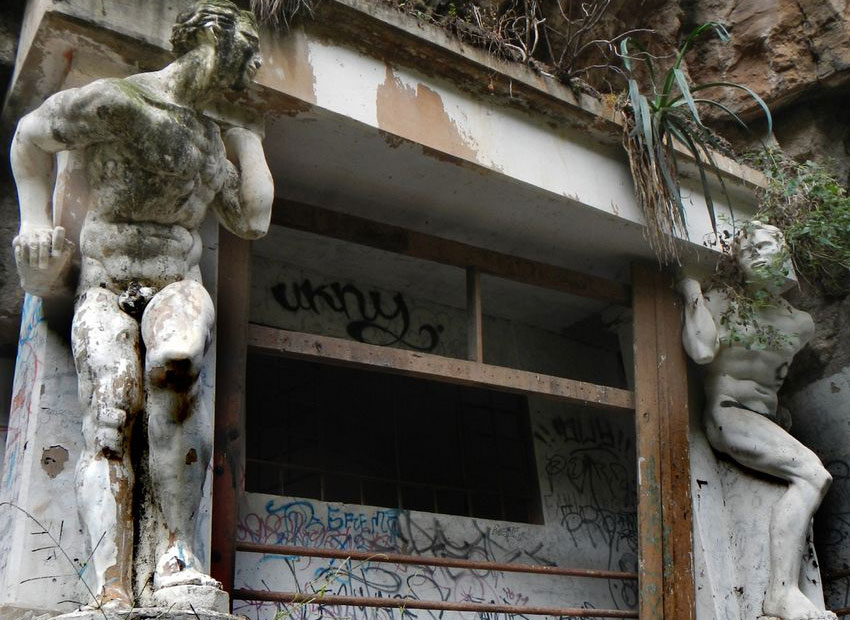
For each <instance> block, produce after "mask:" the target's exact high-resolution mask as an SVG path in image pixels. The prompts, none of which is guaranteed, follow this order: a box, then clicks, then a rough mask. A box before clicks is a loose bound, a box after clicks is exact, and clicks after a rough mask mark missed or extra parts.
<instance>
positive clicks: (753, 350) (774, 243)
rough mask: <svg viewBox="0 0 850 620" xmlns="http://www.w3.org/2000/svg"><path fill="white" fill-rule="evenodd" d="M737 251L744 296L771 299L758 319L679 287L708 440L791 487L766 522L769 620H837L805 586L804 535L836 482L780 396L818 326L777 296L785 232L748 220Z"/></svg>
mask: <svg viewBox="0 0 850 620" xmlns="http://www.w3.org/2000/svg"><path fill="white" fill-rule="evenodd" d="M734 252H735V259H736V262H737V264H738V267H739V268H740V271H741V275H742V277H743V279H744V282H745V285H744V286H745V290H746V292H747V293H748V296H749V297H750V298H755V297H757V296H758V297H761V298H766V299H769V303H767V304H755V305H754V306H753V316H752V317H745V316H741V315H740V312H739V310H740V305H739V304H736V302H735V301H734V300H733V296H731V295H730V294H729V292H728V290H722V289H711V290H709V291H708V292H707V293H703V292H702V291H701V288H700V284H699V282H698V281H697V280H695V279H693V278H683V279H682V280H680V282H679V285H678V289H679V292H680V293H681V294H682V296H683V297H684V300H685V327H684V331H683V341H684V345H685V350H686V351H687V353H688V355H690V356H691V358H693V360H694V361H695V362H696V363H697V364H703V365H705V367H706V368H705V370H706V372H705V377H704V381H705V394H706V401H707V402H706V408H705V430H706V435H707V437H708V441H709V443H710V444H711V445H712V447H714V449H715V450H718V451H720V452H723V453H725V454H728V455H729V456H730V457H732V458H733V459H734V460H736V461H737V462H738V463H740V464H742V465H744V466H746V467H749V468H752V469H755V470H757V471H760V472H764V473H766V474H770V475H772V476H776V477H777V478H781V479H782V480H784V481H786V482H787V483H788V489H787V490H786V491H785V493H784V494H783V495H782V497H781V498H780V499H779V501H778V502H777V503H776V505H774V506H773V511H772V514H771V518H770V525H769V528H770V563H769V570H770V573H769V581H768V588H767V593H766V596H765V600H764V603H763V611H764V614H765V616H766V618H770V619H772V618H779V619H781V620H803V619H807V620H814V619H821V620H828V619H831V620H835V614H833V613H832V612H827V611H823V610H822V609H818V607H817V606H816V605H815V604H814V603H812V601H810V600H809V599H808V598H807V597H806V596H805V595H804V594H803V592H802V591H801V590H800V587H799V579H800V567H801V563H802V558H803V553H804V550H805V544H806V534H807V533H808V531H809V526H810V523H811V520H812V517H813V516H814V513H815V511H816V510H817V508H818V506H820V503H821V500H822V499H823V497H824V495H825V494H826V491H827V489H828V488H829V485H830V483H831V481H832V478H831V476H830V475H829V473H828V472H827V471H826V469H824V467H823V465H822V464H821V462H820V459H818V457H817V456H815V454H814V453H813V452H812V451H811V450H809V449H808V448H806V447H805V446H804V445H803V444H801V443H800V442H799V441H797V440H796V439H794V438H793V437H792V436H791V435H790V434H789V433H788V432H787V431H786V428H787V427H788V424H789V423H790V419H787V411H785V410H784V409H782V408H780V407H779V406H778V399H777V392H778V391H779V388H780V387H781V386H782V383H783V381H784V379H785V375H786V374H787V371H788V366H789V364H790V363H791V360H792V359H793V358H794V355H796V354H797V352H798V351H800V349H802V348H803V346H805V344H806V343H807V342H808V341H809V340H810V339H811V337H812V335H813V333H814V323H813V322H812V318H811V317H810V316H809V315H808V314H807V313H806V312H802V311H800V310H797V309H795V308H794V307H792V306H791V305H790V304H789V303H788V302H786V301H785V300H784V299H782V298H781V297H780V296H779V291H778V290H777V287H778V286H779V285H780V284H781V282H777V277H776V274H777V273H780V271H779V268H780V267H781V266H782V263H783V262H784V261H785V258H786V257H787V252H786V250H785V240H784V238H783V236H782V233H781V232H780V231H779V229H777V228H775V227H773V226H769V225H765V224H761V223H759V222H752V226H751V227H750V228H748V230H747V231H746V232H745V233H742V234H739V235H738V236H737V237H736V239H735V243H734ZM763 306H764V307H763Z"/></svg>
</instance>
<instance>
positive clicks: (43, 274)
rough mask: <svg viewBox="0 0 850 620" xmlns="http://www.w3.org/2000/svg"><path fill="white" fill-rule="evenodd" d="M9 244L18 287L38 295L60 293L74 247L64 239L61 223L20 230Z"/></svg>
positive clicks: (44, 295)
mask: <svg viewBox="0 0 850 620" xmlns="http://www.w3.org/2000/svg"><path fill="white" fill-rule="evenodd" d="M12 247H13V248H14V249H15V263H16V264H17V266H18V275H19V276H20V278H21V287H22V288H23V289H24V290H25V291H26V292H28V293H30V294H32V295H37V296H39V297H46V296H49V295H50V294H51V293H56V292H59V289H60V288H61V286H62V278H63V277H64V275H65V274H66V272H67V271H68V266H69V265H70V264H71V259H72V258H73V256H74V249H75V248H74V244H73V243H71V242H70V241H68V240H67V239H66V238H65V229H64V228H63V227H62V226H56V227H54V228H51V227H49V226H38V227H32V228H27V229H22V230H21V232H20V234H18V236H17V237H15V239H14V240H13V241H12Z"/></svg>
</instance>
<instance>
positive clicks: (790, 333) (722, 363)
mask: <svg viewBox="0 0 850 620" xmlns="http://www.w3.org/2000/svg"><path fill="white" fill-rule="evenodd" d="M705 297H706V302H707V304H708V308H709V310H710V311H711V314H712V316H713V317H714V322H715V324H716V325H717V329H718V336H719V338H720V342H721V345H720V349H719V351H718V352H717V355H716V357H715V358H714V360H713V361H712V362H711V363H710V364H708V365H707V367H706V377H705V390H706V396H707V398H708V401H709V402H708V403H707V405H708V406H707V408H706V411H707V412H708V413H709V415H710V414H711V412H712V410H716V408H718V407H720V408H729V407H738V408H744V409H749V410H751V411H755V412H756V413H760V414H762V415H766V416H768V417H770V418H773V417H775V415H776V412H777V405H778V398H777V393H778V392H779V388H780V387H782V383H783V382H784V380H785V376H786V374H787V373H788V366H789V364H790V363H791V360H792V359H793V358H794V356H795V355H796V354H797V353H798V352H799V351H800V349H802V348H803V346H805V344H806V343H807V342H808V341H809V340H810V339H811V337H812V335H813V334H814V322H813V321H812V317H811V316H810V315H809V314H808V313H807V312H803V311H802V310H797V309H796V308H794V307H793V306H791V305H790V304H789V303H788V302H786V301H785V300H784V299H781V298H779V299H778V300H777V302H776V305H774V306H771V307H767V308H763V309H756V310H755V316H754V317H753V319H750V320H749V321H748V322H746V324H745V325H741V324H738V323H737V320H736V317H735V316H734V315H732V313H730V312H729V305H730V302H729V298H728V296H727V295H726V294H725V293H724V292H722V291H718V290H716V289H715V290H711V291H709V292H708V293H706V295H705ZM724 316H726V318H728V319H729V320H721V319H722V318H723V317H724ZM753 321H757V322H758V325H759V329H762V330H770V331H771V332H772V333H774V334H775V335H776V338H775V339H774V340H775V342H773V343H771V346H768V347H763V346H759V345H758V344H753V343H752V342H751V341H752V340H753V337H754V335H755V333H756V327H755V326H754V324H753ZM730 324H731V327H730ZM732 329H734V330H735V332H736V333H737V335H738V336H739V337H740V338H741V341H740V342H736V341H735V340H733V339H732V338H731V336H732ZM733 403H735V404H733Z"/></svg>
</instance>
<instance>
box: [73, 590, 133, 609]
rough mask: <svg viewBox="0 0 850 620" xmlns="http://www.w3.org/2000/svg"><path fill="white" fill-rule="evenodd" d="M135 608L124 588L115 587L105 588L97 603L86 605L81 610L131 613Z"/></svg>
mask: <svg viewBox="0 0 850 620" xmlns="http://www.w3.org/2000/svg"><path fill="white" fill-rule="evenodd" d="M132 608H133V599H132V598H131V597H130V595H129V594H128V593H127V591H126V590H124V589H123V588H118V587H115V586H104V588H103V591H101V593H100V596H98V597H97V602H96V603H94V604H92V605H84V606H83V607H81V608H80V609H82V610H84V611H97V610H101V611H105V612H110V611H129V610H131V609H132Z"/></svg>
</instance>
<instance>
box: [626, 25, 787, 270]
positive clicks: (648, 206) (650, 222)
mask: <svg viewBox="0 0 850 620" xmlns="http://www.w3.org/2000/svg"><path fill="white" fill-rule="evenodd" d="M710 31H713V32H715V33H717V36H718V37H719V38H720V39H721V40H722V41H728V40H729V33H728V32H727V31H726V29H725V28H724V27H723V26H722V25H721V24H718V23H716V22H709V23H706V24H703V25H702V26H699V27H698V28H696V29H694V30H693V31H692V32H691V33H690V34H689V35H688V36H687V37H686V38H685V40H684V42H683V43H682V45H681V47H680V48H679V49H678V51H677V52H676V54H675V57H674V60H673V63H672V65H671V66H670V67H669V68H668V69H667V71H666V72H665V73H664V74H663V75H662V76H660V77H661V79H660V80H659V79H658V77H659V74H658V73H657V72H656V67H655V64H654V63H655V60H657V58H656V57H654V56H653V55H651V54H650V53H649V51H648V50H647V49H646V48H645V47H644V46H643V45H641V44H640V42H638V41H636V40H635V39H634V38H632V37H627V38H625V39H623V40H622V41H621V42H620V54H621V57H622V59H623V67H624V69H625V72H626V75H627V77H628V92H627V94H626V101H627V103H626V105H625V106H624V108H623V115H624V124H623V127H624V133H623V146H624V147H625V149H626V152H627V153H628V156H629V166H630V168H631V172H632V176H633V178H634V184H635V198H636V199H637V202H638V205H639V206H640V208H641V210H642V211H643V213H644V216H645V218H646V225H647V229H646V230H647V240H648V241H649V244H650V246H651V247H652V248H653V250H654V251H655V253H656V255H657V256H658V258H659V260H662V261H670V260H678V257H679V254H678V249H677V245H676V241H675V238H676V237H677V236H678V237H685V238H686V237H687V227H686V218H685V206H684V203H683V202H682V193H681V189H680V186H679V167H678V164H677V160H676V148H675V145H676V143H678V145H680V148H685V149H687V150H688V151H689V152H690V153H691V155H692V156H693V159H694V162H695V165H696V168H697V172H698V173H699V177H700V182H701V185H702V189H703V195H704V196H705V202H706V206H707V207H708V213H709V218H710V219H711V225H712V228H713V229H714V231H715V233H716V232H717V216H716V213H715V209H714V200H713V198H712V194H711V188H710V186H709V181H708V173H707V171H706V168H707V167H709V166H710V167H711V169H713V171H714V173H715V174H716V175H717V179H718V180H719V182H720V186H721V188H722V189H723V192H724V193H725V192H726V189H725V186H724V183H723V178H722V177H721V175H720V173H719V171H718V169H717V165H716V163H715V160H714V154H713V152H712V149H711V142H712V140H711V135H712V134H711V132H710V131H709V130H708V128H707V127H706V126H705V125H704V124H703V122H702V119H701V118H700V114H699V110H700V108H701V107H706V106H707V107H714V108H718V109H720V110H721V111H722V112H723V113H724V114H726V115H728V116H729V117H730V118H732V119H733V120H734V121H735V122H736V123H738V124H739V125H741V126H742V127H743V128H745V129H748V127H747V124H746V123H745V122H744V121H743V120H742V119H741V117H740V116H738V115H737V114H736V113H735V112H733V111H732V110H731V109H730V108H729V107H727V106H725V105H724V104H722V103H720V102H719V101H715V100H714V99H710V98H707V97H702V96H700V95H698V94H697V93H701V92H702V91H705V90H708V89H712V88H733V89H739V90H743V91H744V92H746V93H747V94H748V95H749V96H750V97H751V98H752V99H753V100H754V101H755V102H756V103H757V104H758V105H759V106H760V107H761V109H762V111H763V112H764V115H765V118H766V119H767V131H768V134H769V133H770V132H771V131H772V129H773V120H772V118H771V116H770V110H769V109H768V107H767V104H765V102H764V101H763V100H762V98H761V97H759V96H758V95H757V94H756V93H755V92H754V91H753V90H752V89H750V88H749V87H747V86H744V85H743V84H736V83H734V82H706V83H701V84H693V83H691V82H689V80H688V77H687V76H686V75H685V72H684V71H683V70H682V61H683V60H684V57H685V54H686V53H687V52H688V50H689V49H690V48H691V47H692V45H693V43H694V41H695V40H696V39H697V38H698V37H699V36H701V35H702V34H703V33H705V32H710ZM638 63H639V64H638ZM639 67H643V68H645V72H646V75H647V76H648V78H649V88H650V91H651V92H650V94H649V95H647V94H644V92H642V91H641V87H640V85H639V78H638V73H639ZM727 200H728V197H727Z"/></svg>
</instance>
